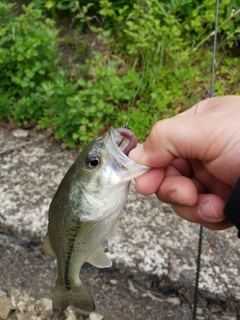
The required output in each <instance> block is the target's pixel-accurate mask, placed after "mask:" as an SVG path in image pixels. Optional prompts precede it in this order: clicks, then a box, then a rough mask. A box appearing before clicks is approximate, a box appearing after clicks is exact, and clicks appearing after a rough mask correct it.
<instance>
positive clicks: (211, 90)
mask: <svg viewBox="0 0 240 320" xmlns="http://www.w3.org/2000/svg"><path fill="white" fill-rule="evenodd" d="M218 11H219V0H216V13H215V30H214V38H213V53H212V71H211V81H210V90H209V97H210V98H211V97H213V94H214V75H215V65H216V49H217V30H218ZM202 241H203V226H202V225H201V226H200V228H199V240H198V254H197V261H196V263H197V267H196V278H195V289H194V298H193V313H192V319H193V320H196V319H197V306H198V296H199V278H200V271H201V254H202Z"/></svg>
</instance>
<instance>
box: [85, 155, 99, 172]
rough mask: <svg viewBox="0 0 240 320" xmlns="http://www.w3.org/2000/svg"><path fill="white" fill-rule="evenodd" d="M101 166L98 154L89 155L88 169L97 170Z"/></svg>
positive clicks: (87, 160)
mask: <svg viewBox="0 0 240 320" xmlns="http://www.w3.org/2000/svg"><path fill="white" fill-rule="evenodd" d="M100 164H101V160H100V158H99V156H98V155H97V154H96V153H92V154H89V155H88V156H87V159H86V165H87V167H88V168H90V169H92V168H97V167H99V166H100Z"/></svg>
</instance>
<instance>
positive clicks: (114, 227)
mask: <svg viewBox="0 0 240 320" xmlns="http://www.w3.org/2000/svg"><path fill="white" fill-rule="evenodd" d="M117 229H118V219H117V220H116V221H115V222H114V224H113V225H112V228H111V230H110V232H109V234H108V244H112V243H113V238H115V237H116V235H117Z"/></svg>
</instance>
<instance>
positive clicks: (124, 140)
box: [115, 128, 138, 156]
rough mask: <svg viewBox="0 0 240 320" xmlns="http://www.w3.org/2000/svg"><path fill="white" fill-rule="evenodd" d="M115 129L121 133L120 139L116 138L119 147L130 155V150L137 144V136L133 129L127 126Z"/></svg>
mask: <svg viewBox="0 0 240 320" xmlns="http://www.w3.org/2000/svg"><path fill="white" fill-rule="evenodd" d="M115 131H116V132H117V133H119V135H120V137H119V138H120V141H119V139H116V140H115V142H116V144H117V146H118V148H119V149H120V150H121V151H122V152H123V153H124V154H125V155H126V156H128V154H129V152H130V151H131V150H132V149H134V148H136V146H137V142H138V140H137V137H136V136H135V134H134V133H133V132H132V131H131V130H129V129H126V128H118V129H115Z"/></svg>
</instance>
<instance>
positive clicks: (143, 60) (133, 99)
mask: <svg viewBox="0 0 240 320" xmlns="http://www.w3.org/2000/svg"><path fill="white" fill-rule="evenodd" d="M141 55H142V64H143V71H142V75H141V78H140V81H139V84H138V87H137V90H136V92H135V94H134V96H133V98H132V103H131V107H132V112H133V114H134V115H135V114H136V108H135V107H134V103H135V101H136V98H137V95H138V92H139V90H140V87H141V85H142V81H143V78H144V74H145V70H146V63H145V57H144V54H143V51H142V50H141ZM128 124H129V116H128V117H127V122H126V123H125V125H124V128H125V129H128V128H129V125H128ZM123 141H124V138H123V139H122V140H121V141H120V143H119V144H118V147H120V146H121V144H122V143H123Z"/></svg>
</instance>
